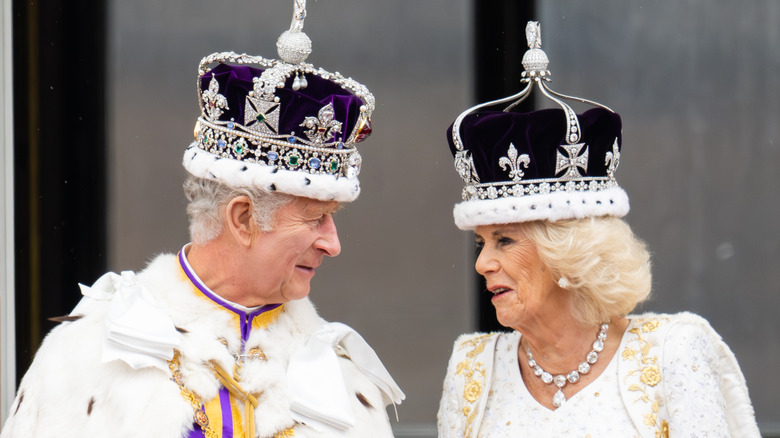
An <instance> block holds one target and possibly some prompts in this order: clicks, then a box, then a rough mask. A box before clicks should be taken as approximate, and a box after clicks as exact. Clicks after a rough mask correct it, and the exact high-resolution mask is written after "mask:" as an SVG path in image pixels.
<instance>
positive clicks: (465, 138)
mask: <svg viewBox="0 0 780 438" xmlns="http://www.w3.org/2000/svg"><path fill="white" fill-rule="evenodd" d="M572 117H574V115H573V113H572ZM576 117H577V120H578V121H579V133H580V136H579V139H578V140H577V141H576V142H574V143H573V144H570V143H568V142H567V136H568V135H569V134H570V133H569V129H571V128H569V127H567V116H566V113H565V112H564V111H563V110H561V109H543V110H538V111H532V112H528V113H514V112H505V111H478V112H475V113H472V114H468V115H466V116H465V117H463V118H462V120H461V121H460V125H459V126H460V138H459V141H460V145H462V147H461V149H459V147H458V142H457V141H456V140H454V139H453V135H452V134H453V132H452V129H453V126H450V128H449V129H448V131H447V140H448V141H449V145H450V150H451V152H452V154H453V156H454V157H455V160H456V163H455V166H456V169H457V170H458V173H459V174H460V176H461V177H462V178H463V179H464V181H465V182H466V186H465V188H464V190H463V194H462V197H463V201H464V202H461V203H460V204H458V205H456V207H455V212H454V213H455V221H456V224H457V225H458V226H459V227H460V228H463V229H471V228H474V227H476V226H479V225H491V224H498V223H515V222H524V221H529V220H549V221H556V220H561V219H572V218H583V217H587V216H599V215H614V216H623V215H625V214H626V213H627V212H628V197H627V196H626V195H625V192H624V191H623V190H622V189H621V188H620V187H618V185H617V182H616V180H615V178H614V172H615V170H616V168H617V166H618V163H619V160H620V149H621V144H622V136H621V121H620V116H619V115H618V114H617V113H614V112H612V111H609V110H607V109H604V108H594V109H591V110H588V111H586V112H584V113H582V114H579V115H577V116H576Z"/></svg>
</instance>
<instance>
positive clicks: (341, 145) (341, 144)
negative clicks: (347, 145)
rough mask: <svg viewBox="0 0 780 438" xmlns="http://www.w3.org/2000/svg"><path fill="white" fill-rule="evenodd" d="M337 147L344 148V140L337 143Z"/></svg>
mask: <svg viewBox="0 0 780 438" xmlns="http://www.w3.org/2000/svg"><path fill="white" fill-rule="evenodd" d="M336 148H337V149H344V143H343V142H338V143H336Z"/></svg>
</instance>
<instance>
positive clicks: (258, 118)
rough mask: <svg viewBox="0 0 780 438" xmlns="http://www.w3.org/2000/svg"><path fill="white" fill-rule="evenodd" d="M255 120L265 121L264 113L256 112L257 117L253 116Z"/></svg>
mask: <svg viewBox="0 0 780 438" xmlns="http://www.w3.org/2000/svg"><path fill="white" fill-rule="evenodd" d="M255 120H257V121H258V122H260V123H263V122H265V115H263V114H258V115H257V117H255Z"/></svg>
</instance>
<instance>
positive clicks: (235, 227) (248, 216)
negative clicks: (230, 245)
mask: <svg viewBox="0 0 780 438" xmlns="http://www.w3.org/2000/svg"><path fill="white" fill-rule="evenodd" d="M252 207H253V205H252V200H251V199H249V197H248V196H245V195H241V196H236V197H235V198H233V199H231V200H230V202H228V204H227V205H226V206H225V226H226V227H227V229H228V231H230V234H231V235H232V236H233V239H235V241H236V242H237V243H238V244H239V245H242V246H246V247H249V246H251V245H252V241H253V240H254V235H255V233H256V232H257V224H255V218H254V216H253V214H252Z"/></svg>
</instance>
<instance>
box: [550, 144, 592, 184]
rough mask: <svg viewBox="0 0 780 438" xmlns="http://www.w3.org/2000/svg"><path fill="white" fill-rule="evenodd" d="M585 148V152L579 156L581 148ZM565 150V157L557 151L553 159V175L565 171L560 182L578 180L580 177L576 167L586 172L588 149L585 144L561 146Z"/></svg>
mask: <svg viewBox="0 0 780 438" xmlns="http://www.w3.org/2000/svg"><path fill="white" fill-rule="evenodd" d="M583 146H584V147H585V152H583V154H582V155H580V151H581V150H582V147H583ZM561 147H562V148H563V149H565V150H566V154H567V155H568V157H567V156H564V155H563V154H562V153H561V151H560V150H559V151H557V157H556V159H555V174H556V175H557V174H558V173H560V172H562V171H564V170H566V174H565V175H563V176H561V179H562V180H568V179H574V178H579V177H581V176H582V174H580V170H579V169H578V167H581V168H582V169H583V170H585V171H587V170H588V147H587V146H586V145H585V143H578V144H571V145H561Z"/></svg>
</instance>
